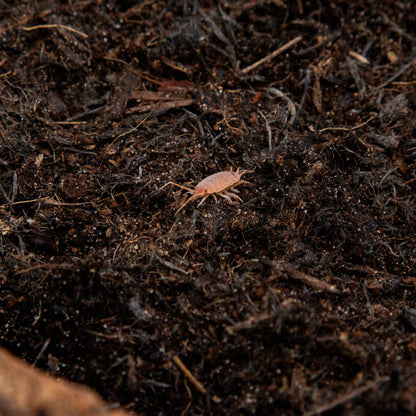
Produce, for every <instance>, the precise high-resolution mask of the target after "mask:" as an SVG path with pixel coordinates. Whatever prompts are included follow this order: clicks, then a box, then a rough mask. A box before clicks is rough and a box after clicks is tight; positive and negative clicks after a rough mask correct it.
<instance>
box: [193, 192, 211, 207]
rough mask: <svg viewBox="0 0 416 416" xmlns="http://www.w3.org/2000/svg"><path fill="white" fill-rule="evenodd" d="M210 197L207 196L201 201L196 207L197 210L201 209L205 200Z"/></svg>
mask: <svg viewBox="0 0 416 416" xmlns="http://www.w3.org/2000/svg"><path fill="white" fill-rule="evenodd" d="M208 197H209V194H208V195H205V196H204V197H203V198H202V199H201V202H200V203H199V204H198V205H197V206H196V207H197V208H199V207H200V206H201V205H202V204H203V203H204V202H205V200H206V199H207V198H208Z"/></svg>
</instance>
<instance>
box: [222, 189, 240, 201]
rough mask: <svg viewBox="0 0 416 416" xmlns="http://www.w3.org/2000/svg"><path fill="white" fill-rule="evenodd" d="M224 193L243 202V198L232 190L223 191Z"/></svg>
mask: <svg viewBox="0 0 416 416" xmlns="http://www.w3.org/2000/svg"><path fill="white" fill-rule="evenodd" d="M224 194H225V195H228V196H229V197H230V198H234V199H237V200H238V201H240V202H243V200H242V199H241V198H240V197H239V196H238V195H237V194H235V193H234V192H230V191H225V192H224Z"/></svg>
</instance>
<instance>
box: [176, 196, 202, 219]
mask: <svg viewBox="0 0 416 416" xmlns="http://www.w3.org/2000/svg"><path fill="white" fill-rule="evenodd" d="M195 198H198V195H192V196H190V197H189V198H188V199H187V200H186V201H185V202H184V203H183V204H182V205H181V207H180V208H179V209H178V210H177V211H176V212H175V215H178V214H179V213H180V212H181V211H182V209H183V208H185V207H186V206H187V205H188V204H189V203H190V202H191V201H192V200H194V199H195Z"/></svg>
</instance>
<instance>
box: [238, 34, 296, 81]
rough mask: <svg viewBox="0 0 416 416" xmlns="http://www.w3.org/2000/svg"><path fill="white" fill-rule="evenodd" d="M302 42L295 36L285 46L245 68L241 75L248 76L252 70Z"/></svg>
mask: <svg viewBox="0 0 416 416" xmlns="http://www.w3.org/2000/svg"><path fill="white" fill-rule="evenodd" d="M301 40H302V36H297V37H296V38H294V39H292V40H291V41H290V42H288V43H286V44H285V45H283V46H281V47H280V48H279V49H276V50H275V51H274V52H272V53H271V54H269V55H267V56H265V57H264V58H262V59H260V60H259V61H257V62H255V63H254V64H252V65H250V66H248V67H247V68H244V69H242V70H241V74H242V75H246V74H248V73H249V72H250V71H252V70H253V69H256V68H257V67H258V66H260V65H263V64H264V63H266V62H268V61H270V60H272V59H273V58H275V57H276V56H278V55H280V54H281V53H282V52H284V51H286V50H288V49H289V48H291V47H292V46H294V45H296V44H297V43H299V42H300V41H301Z"/></svg>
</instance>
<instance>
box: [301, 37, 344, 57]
mask: <svg viewBox="0 0 416 416" xmlns="http://www.w3.org/2000/svg"><path fill="white" fill-rule="evenodd" d="M340 33H341V32H335V33H334V34H332V35H330V36H328V37H326V38H325V39H323V40H321V41H320V42H318V43H316V44H315V45H313V46H310V47H309V48H306V49H302V50H301V51H298V52H294V55H296V56H303V55H307V54H308V53H310V52H313V51H314V50H315V49H319V48H320V47H321V46H325V45H326V44H327V43H329V42H332V41H333V40H334V39H335V38H337V37H338V36H339V35H340Z"/></svg>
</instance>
